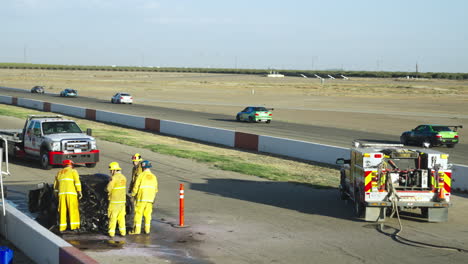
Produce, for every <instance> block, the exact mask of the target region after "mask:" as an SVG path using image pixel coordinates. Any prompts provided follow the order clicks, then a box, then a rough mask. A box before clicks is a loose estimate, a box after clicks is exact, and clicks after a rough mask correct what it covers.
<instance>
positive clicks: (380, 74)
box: [0, 63, 468, 80]
mask: <svg viewBox="0 0 468 264" xmlns="http://www.w3.org/2000/svg"><path fill="white" fill-rule="evenodd" d="M0 68H3V69H42V70H84V71H136V72H193V73H223V74H256V75H264V74H268V73H270V71H271V70H270V69H228V68H185V67H164V68H160V67H131V66H84V65H51V64H31V63H0ZM276 71H277V72H278V71H279V72H280V73H281V74H284V75H285V76H297V77H303V75H304V76H308V77H315V76H314V74H317V75H319V76H322V77H324V78H327V77H328V75H331V76H333V77H335V78H337V77H338V78H339V77H341V75H344V76H346V77H364V78H427V79H452V80H467V79H468V73H448V72H388V71H341V70H328V71H307V70H276Z"/></svg>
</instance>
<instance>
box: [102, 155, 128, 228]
mask: <svg viewBox="0 0 468 264" xmlns="http://www.w3.org/2000/svg"><path fill="white" fill-rule="evenodd" d="M121 170H122V169H121V168H120V165H119V163H117V162H111V163H110V164H109V171H110V174H111V176H112V179H111V181H110V182H109V183H108V184H107V192H108V193H109V208H108V210H107V215H108V216H109V236H110V237H114V236H115V228H116V226H117V223H118V224H119V231H120V235H121V236H125V235H126V233H127V230H126V227H125V202H126V190H125V189H126V187H127V178H125V176H124V175H123V174H122V173H121V172H120V171H121Z"/></svg>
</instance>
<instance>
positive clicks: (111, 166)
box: [109, 161, 122, 170]
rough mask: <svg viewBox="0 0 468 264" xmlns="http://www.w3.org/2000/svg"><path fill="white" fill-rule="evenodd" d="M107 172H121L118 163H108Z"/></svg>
mask: <svg viewBox="0 0 468 264" xmlns="http://www.w3.org/2000/svg"><path fill="white" fill-rule="evenodd" d="M109 170H122V169H121V168H120V165H119V163H118V162H115V161H114V162H111V163H109Z"/></svg>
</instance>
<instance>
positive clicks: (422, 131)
mask: <svg viewBox="0 0 468 264" xmlns="http://www.w3.org/2000/svg"><path fill="white" fill-rule="evenodd" d="M458 128H463V126H461V125H460V126H444V125H419V126H417V127H416V128H415V129H412V130H411V131H406V132H403V134H401V137H400V142H401V143H402V144H405V145H409V144H416V145H421V146H423V147H431V146H441V145H446V146H447V147H449V148H453V147H455V144H457V143H458V142H459V138H458V132H457V129H458Z"/></svg>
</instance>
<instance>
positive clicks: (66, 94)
mask: <svg viewBox="0 0 468 264" xmlns="http://www.w3.org/2000/svg"><path fill="white" fill-rule="evenodd" d="M77 95H78V91H77V90H75V89H70V88H66V89H65V90H63V91H61V92H60V96H62V97H76V96H77Z"/></svg>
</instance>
